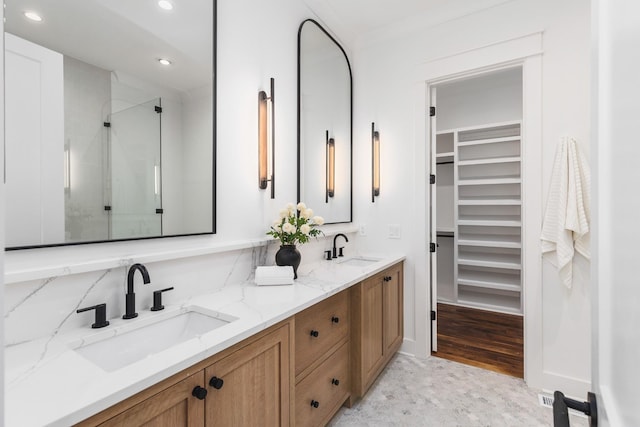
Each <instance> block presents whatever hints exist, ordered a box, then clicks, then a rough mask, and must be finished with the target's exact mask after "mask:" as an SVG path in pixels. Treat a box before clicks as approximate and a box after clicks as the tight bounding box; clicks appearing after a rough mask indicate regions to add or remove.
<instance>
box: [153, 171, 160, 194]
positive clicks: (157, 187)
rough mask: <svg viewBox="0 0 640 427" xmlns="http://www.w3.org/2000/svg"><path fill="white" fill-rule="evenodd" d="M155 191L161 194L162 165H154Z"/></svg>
mask: <svg viewBox="0 0 640 427" xmlns="http://www.w3.org/2000/svg"><path fill="white" fill-rule="evenodd" d="M153 192H154V194H155V195H156V196H158V195H160V167H159V166H158V165H154V166H153Z"/></svg>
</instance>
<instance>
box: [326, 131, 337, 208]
mask: <svg viewBox="0 0 640 427" xmlns="http://www.w3.org/2000/svg"><path fill="white" fill-rule="evenodd" d="M325 139H326V141H327V153H326V163H327V181H326V182H327V191H326V195H325V198H324V201H325V203H329V197H333V195H334V194H335V190H336V143H335V140H334V139H333V138H329V131H327V132H326V137H325Z"/></svg>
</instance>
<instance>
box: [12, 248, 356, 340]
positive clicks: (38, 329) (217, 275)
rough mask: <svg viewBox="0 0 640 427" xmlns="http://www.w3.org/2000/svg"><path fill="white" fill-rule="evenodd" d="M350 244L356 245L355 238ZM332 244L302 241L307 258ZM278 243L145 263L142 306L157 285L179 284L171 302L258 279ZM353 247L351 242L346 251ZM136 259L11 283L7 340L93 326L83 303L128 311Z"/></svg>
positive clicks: (168, 295)
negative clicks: (257, 273) (148, 280)
mask: <svg viewBox="0 0 640 427" xmlns="http://www.w3.org/2000/svg"><path fill="white" fill-rule="evenodd" d="M349 237H350V238H352V237H353V236H352V235H350V236H349ZM352 241H353V240H352ZM348 245H352V247H355V245H354V244H353V243H348V244H347V246H348ZM331 246H332V240H331V238H330V237H326V238H319V239H317V240H315V239H314V240H312V241H310V242H309V243H308V244H305V245H303V246H299V247H298V248H299V249H300V252H301V253H302V262H303V263H304V262H305V260H306V261H308V262H312V261H318V260H320V259H322V257H323V252H324V251H325V250H328V249H330V248H331ZM277 249H278V244H277V243H275V242H271V243H267V242H264V243H262V244H256V245H254V246H253V247H250V248H246V249H239V250H231V251H228V252H219V253H214V254H208V255H199V256H193V257H189V258H180V259H175V260H168V261H159V262H150V263H145V266H146V267H147V270H148V272H149V276H150V278H151V283H149V284H147V285H143V284H142V278H141V276H140V274H139V273H136V276H135V293H136V310H137V311H138V312H141V311H143V310H148V309H149V308H150V307H151V306H152V305H153V291H155V290H158V289H163V288H167V287H171V286H173V287H174V290H172V291H169V292H165V293H164V295H163V303H164V304H165V305H170V304H177V303H182V302H184V301H185V300H187V299H188V298H190V297H194V296H199V295H203V294H207V293H212V292H216V291H217V290H220V289H222V288H225V287H228V286H239V285H241V284H243V283H246V282H252V281H253V275H254V271H255V268H256V267H257V266H259V265H273V264H274V256H275V252H276V251H277ZM349 250H350V248H349V247H347V249H345V253H349ZM135 262H136V260H135V259H130V258H123V259H122V260H121V266H120V267H114V268H110V269H106V270H105V269H102V270H96V271H90V272H86V273H79V274H71V275H62V276H57V277H48V278H45V279H39V280H30V281H24V282H17V283H9V284H6V285H5V291H4V303H5V317H4V325H5V345H6V346H7V347H11V346H15V345H19V344H23V343H26V342H29V341H34V340H38V339H42V338H47V337H49V338H53V337H54V336H56V335H57V334H61V333H64V332H65V331H69V330H73V329H77V328H82V327H90V325H91V323H93V312H85V313H80V314H78V313H76V310H77V309H79V308H83V307H89V306H93V305H96V304H101V303H106V304H107V319H112V318H119V317H121V316H122V314H123V313H124V311H125V306H124V305H125V304H124V297H125V293H126V289H127V272H128V269H129V266H130V265H131V264H133V263H135Z"/></svg>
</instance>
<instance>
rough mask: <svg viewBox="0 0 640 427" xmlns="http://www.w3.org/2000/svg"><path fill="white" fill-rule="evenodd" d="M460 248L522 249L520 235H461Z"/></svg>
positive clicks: (459, 238)
mask: <svg viewBox="0 0 640 427" xmlns="http://www.w3.org/2000/svg"><path fill="white" fill-rule="evenodd" d="M458 246H478V247H483V248H510V249H519V248H521V247H522V244H521V243H520V236H519V235H515V236H514V235H501V234H466V235H463V234H460V237H458Z"/></svg>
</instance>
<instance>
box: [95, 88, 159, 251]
mask: <svg viewBox="0 0 640 427" xmlns="http://www.w3.org/2000/svg"><path fill="white" fill-rule="evenodd" d="M161 117H162V106H161V102H160V99H155V100H152V101H149V102H145V103H143V104H139V105H136V106H133V107H129V108H126V109H124V110H122V111H118V112H115V113H113V114H112V115H111V117H110V120H109V122H108V123H109V126H108V127H107V134H108V149H109V151H110V153H109V154H110V156H109V157H108V159H109V160H110V165H109V166H110V167H108V168H107V173H108V175H110V176H107V177H106V180H105V182H106V183H107V184H110V185H109V187H110V188H111V192H110V193H111V194H110V196H111V197H110V199H111V200H110V202H109V204H108V205H106V206H111V210H109V211H108V214H109V220H110V221H109V238H111V239H124V238H134V237H149V236H158V235H161V234H162V215H161V214H162V188H161V181H162V177H161V172H162V169H161V166H162V165H161V157H160V151H161V150H160V147H161V145H160V143H161V135H160V123H161V120H162V119H161Z"/></svg>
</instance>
